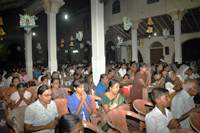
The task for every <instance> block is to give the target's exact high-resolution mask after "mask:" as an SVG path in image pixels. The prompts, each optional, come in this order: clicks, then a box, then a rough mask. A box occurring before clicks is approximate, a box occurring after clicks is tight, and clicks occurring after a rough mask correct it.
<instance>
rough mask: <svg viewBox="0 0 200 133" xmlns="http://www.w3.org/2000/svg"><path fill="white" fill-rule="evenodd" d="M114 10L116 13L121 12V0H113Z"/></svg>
mask: <svg viewBox="0 0 200 133" xmlns="http://www.w3.org/2000/svg"><path fill="white" fill-rule="evenodd" d="M112 12H113V14H116V13H119V12H120V2H119V0H115V1H114V2H113V5H112Z"/></svg>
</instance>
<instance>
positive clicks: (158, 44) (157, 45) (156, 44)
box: [150, 42, 163, 48]
mask: <svg viewBox="0 0 200 133" xmlns="http://www.w3.org/2000/svg"><path fill="white" fill-rule="evenodd" d="M158 47H161V48H162V47H163V45H162V44H161V43H160V42H154V43H153V44H151V46H150V48H158Z"/></svg>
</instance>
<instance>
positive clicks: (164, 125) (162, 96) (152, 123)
mask: <svg viewBox="0 0 200 133" xmlns="http://www.w3.org/2000/svg"><path fill="white" fill-rule="evenodd" d="M151 97H152V100H153V101H154V102H155V103H156V107H155V108H154V109H153V110H152V111H151V112H149V113H148V114H147V115H146V117H145V124H146V132H147V133H170V131H171V130H172V129H175V128H180V124H179V123H178V121H177V120H176V119H173V116H172V113H171V112H170V111H169V110H168V109H167V107H169V106H170V98H169V91H168V90H167V89H164V88H154V89H153V90H152V92H151Z"/></svg>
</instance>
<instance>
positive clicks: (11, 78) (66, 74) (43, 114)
mask: <svg viewBox="0 0 200 133" xmlns="http://www.w3.org/2000/svg"><path fill="white" fill-rule="evenodd" d="M58 66H59V67H58V70H57V71H54V72H52V73H50V71H49V69H48V66H45V65H34V66H33V71H32V72H33V79H30V78H29V76H28V75H27V72H26V70H25V67H23V66H19V67H11V68H10V70H8V69H5V68H1V71H0V87H4V86H8V89H7V90H6V92H5V94H4V96H3V100H4V101H5V103H6V105H5V108H8V114H9V112H11V111H12V110H14V109H16V108H18V107H21V106H27V108H26V110H25V113H24V131H25V132H44V133H47V132H48V133H75V132H77V133H82V132H84V130H83V128H84V127H83V125H84V124H83V120H84V121H87V122H91V123H92V121H91V117H95V114H94V112H93V110H94V109H93V107H92V97H91V96H92V95H94V96H96V97H98V98H99V99H100V100H98V102H96V104H95V106H96V109H95V110H98V111H99V112H101V116H100V118H99V119H100V122H99V123H98V124H97V125H94V126H98V127H100V128H101V129H102V130H103V131H104V132H109V133H111V132H115V130H116V129H114V128H113V127H111V126H110V125H109V123H108V121H107V120H106V119H107V114H108V113H109V112H110V111H111V110H114V109H120V110H123V111H132V112H136V113H137V111H136V110H135V109H134V107H133V103H134V101H135V100H137V99H143V88H148V87H154V89H152V91H151V92H150V93H149V94H147V95H148V98H149V102H152V103H153V104H154V105H155V107H154V109H153V110H151V111H150V112H147V113H148V114H147V115H146V116H144V117H145V128H144V129H143V132H146V133H170V132H172V131H174V130H179V131H180V132H185V131H188V132H190V131H194V129H193V128H192V126H191V124H190V122H189V116H190V114H191V113H193V112H198V113H200V107H197V106H196V105H195V102H194V99H193V97H195V96H196V95H200V92H199V83H200V78H199V74H198V66H197V65H194V64H192V65H190V64H188V63H183V64H178V63H177V62H175V63H174V64H167V63H166V62H163V60H161V61H159V62H158V63H155V64H146V63H137V62H136V61H130V63H127V62H126V61H125V60H124V61H123V62H121V63H108V64H107V65H106V69H105V73H102V74H101V75H99V77H98V78H99V82H98V83H97V84H95V83H94V82H93V78H97V77H93V72H92V64H91V63H88V62H87V63H83V62H79V63H73V64H69V63H68V64H62V65H58ZM66 78H69V80H65V79H66ZM157 86H158V87H157ZM31 87H35V91H34V92H33V91H32V90H31V89H30V88H31ZM66 90H67V91H66ZM33 95H37V98H35V97H34V96H33ZM127 97H129V99H130V100H129V101H128V102H127V101H126V100H125V99H126V98H127ZM57 99H65V100H66V104H67V110H68V111H69V113H67V114H62V116H61V117H60V116H59V110H58V106H57V104H56V102H55V101H56V100H57ZM116 117H117V116H116ZM119 121H120V119H119ZM92 124H94V123H92ZM63 125H65V126H63ZM85 132H91V131H88V130H85Z"/></svg>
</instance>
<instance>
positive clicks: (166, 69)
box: [163, 64, 169, 72]
mask: <svg viewBox="0 0 200 133" xmlns="http://www.w3.org/2000/svg"><path fill="white" fill-rule="evenodd" d="M163 69H164V71H166V72H169V65H168V64H165V65H164V66H163Z"/></svg>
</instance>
